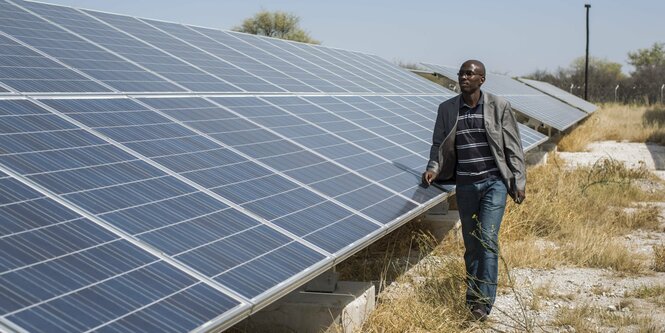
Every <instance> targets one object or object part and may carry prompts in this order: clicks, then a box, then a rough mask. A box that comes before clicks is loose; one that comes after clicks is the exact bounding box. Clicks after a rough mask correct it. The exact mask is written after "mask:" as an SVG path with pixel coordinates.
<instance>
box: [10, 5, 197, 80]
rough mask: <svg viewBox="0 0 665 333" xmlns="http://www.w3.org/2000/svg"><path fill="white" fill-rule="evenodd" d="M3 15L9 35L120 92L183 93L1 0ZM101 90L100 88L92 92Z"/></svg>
mask: <svg viewBox="0 0 665 333" xmlns="http://www.w3.org/2000/svg"><path fill="white" fill-rule="evenodd" d="M17 3H20V4H23V5H25V4H31V5H33V6H36V5H35V3H28V2H23V1H17ZM58 8H62V7H58ZM0 13H2V15H3V16H2V19H1V21H0V29H2V31H3V32H4V33H6V34H7V35H10V36H12V38H15V39H16V40H18V41H21V42H22V43H25V44H27V45H30V46H31V47H33V48H35V49H37V50H39V51H41V52H43V53H44V54H46V55H48V56H50V57H53V58H55V59H56V60H58V61H60V62H61V63H63V64H65V65H67V66H70V67H72V68H76V69H77V70H79V71H81V72H82V73H84V74H87V75H89V76H90V77H92V78H95V79H97V80H99V81H102V82H104V83H106V84H107V85H109V86H111V87H113V88H115V89H117V90H119V91H123V92H156V91H160V92H161V91H184V89H182V88H179V87H178V86H176V85H174V84H172V83H170V82H167V81H166V80H164V79H162V78H160V77H158V76H156V75H155V74H152V73H150V72H148V71H146V70H145V69H142V68H140V67H138V66H136V65H134V64H132V63H130V62H128V61H126V60H124V59H122V58H120V57H118V56H116V55H114V54H112V53H110V52H108V51H106V50H104V49H102V48H100V47H98V46H95V45H93V44H91V43H89V42H87V41H85V40H83V39H81V38H79V37H77V36H75V35H73V34H71V33H69V32H67V31H65V30H63V29H61V28H59V27H57V26H56V25H54V24H51V23H49V22H46V21H45V20H43V19H41V18H39V17H37V16H35V15H33V14H30V13H28V12H27V11H25V10H23V9H21V8H19V7H17V6H14V5H12V4H9V3H8V2H6V1H4V0H0ZM26 22H29V24H26ZM64 74H66V73H64ZM65 77H67V76H65ZM57 87H59V86H56V87H53V88H48V87H47V88H48V90H46V91H58V90H59V89H61V88H57ZM99 90H100V89H99V88H97V89H95V90H93V91H99Z"/></svg>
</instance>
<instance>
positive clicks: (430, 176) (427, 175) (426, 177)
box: [422, 170, 435, 187]
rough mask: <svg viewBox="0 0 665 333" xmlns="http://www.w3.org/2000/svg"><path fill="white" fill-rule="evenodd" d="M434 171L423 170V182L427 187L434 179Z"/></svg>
mask: <svg viewBox="0 0 665 333" xmlns="http://www.w3.org/2000/svg"><path fill="white" fill-rule="evenodd" d="M434 176H435V174H434V171H429V170H428V171H425V172H423V177H422V182H423V186H425V187H427V186H429V185H430V184H432V182H433V181H434Z"/></svg>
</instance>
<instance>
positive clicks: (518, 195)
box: [515, 190, 526, 205]
mask: <svg viewBox="0 0 665 333" xmlns="http://www.w3.org/2000/svg"><path fill="white" fill-rule="evenodd" d="M524 199H526V193H525V192H524V191H519V190H518V191H517V193H515V203H516V204H518V205H519V204H521V203H522V202H524Z"/></svg>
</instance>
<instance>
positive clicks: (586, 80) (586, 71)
mask: <svg viewBox="0 0 665 333" xmlns="http://www.w3.org/2000/svg"><path fill="white" fill-rule="evenodd" d="M584 7H585V8H586V61H585V62H584V100H585V101H588V100H589V95H588V94H587V93H588V84H589V8H591V5H590V4H588V3H587V4H585V5H584Z"/></svg>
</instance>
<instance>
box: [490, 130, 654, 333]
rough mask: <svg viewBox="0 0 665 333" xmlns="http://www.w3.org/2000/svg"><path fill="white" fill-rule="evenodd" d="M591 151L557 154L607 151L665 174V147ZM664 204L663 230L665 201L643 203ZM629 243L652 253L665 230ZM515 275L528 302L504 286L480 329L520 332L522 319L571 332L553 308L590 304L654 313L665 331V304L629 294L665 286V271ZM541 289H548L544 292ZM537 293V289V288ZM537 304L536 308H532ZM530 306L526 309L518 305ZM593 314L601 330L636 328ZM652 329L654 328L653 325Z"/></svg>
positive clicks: (570, 159) (581, 157) (585, 160)
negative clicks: (603, 321)
mask: <svg viewBox="0 0 665 333" xmlns="http://www.w3.org/2000/svg"><path fill="white" fill-rule="evenodd" d="M588 148H589V151H588V152H581V153H569V152H561V153H559V155H560V156H561V157H562V158H563V159H564V160H565V161H566V162H567V163H568V165H570V166H571V167H574V166H576V165H588V164H593V163H595V162H596V161H597V160H598V159H600V158H603V157H611V158H613V159H616V160H619V161H624V162H625V163H626V165H628V166H630V167H639V166H640V165H644V166H646V167H647V168H648V169H650V170H653V171H655V173H656V174H658V175H659V176H660V177H661V178H663V179H665V147H663V146H657V145H646V144H640V143H626V142H614V141H605V142H595V143H592V144H591V145H590V146H589V147H588ZM645 186H651V188H650V190H655V191H660V190H663V189H662V186H660V185H659V184H645ZM645 204H651V205H656V206H659V207H661V224H662V226H663V228H662V229H661V230H665V202H657V203H645ZM622 241H623V242H624V244H625V245H626V247H628V248H630V249H631V250H632V251H634V252H635V253H640V254H643V255H645V257H647V258H653V246H654V245H662V244H665V232H646V231H640V230H638V231H635V232H633V233H631V234H630V235H627V236H625V237H623V239H622ZM512 278H513V279H514V280H515V281H516V284H515V285H517V286H520V288H519V289H520V290H519V291H518V292H517V293H518V294H519V298H520V299H521V302H522V303H523V304H525V305H526V306H523V307H520V306H519V302H518V299H517V297H516V294H515V291H514V290H501V291H500V294H499V295H498V296H497V301H496V304H495V310H494V311H493V312H492V315H491V316H490V319H489V320H488V323H487V324H486V325H483V326H482V327H479V330H482V331H501V332H522V331H524V329H523V328H519V327H521V326H520V323H524V322H525V321H527V320H528V321H530V322H531V323H532V325H533V326H532V327H536V329H535V331H537V332H539V331H543V332H573V331H574V329H573V328H572V327H560V326H554V325H552V324H551V323H552V321H553V319H554V318H555V314H556V313H557V312H558V311H560V310H561V309H562V308H574V307H580V306H590V307H592V308H594V309H599V310H598V311H600V312H602V313H604V314H606V315H622V316H628V315H632V316H633V317H648V318H651V319H652V321H653V324H654V327H653V328H652V329H653V332H665V305H664V304H663V303H662V301H661V303H660V304H656V303H654V302H650V301H647V300H644V299H636V298H633V297H626V293H627V292H631V291H633V290H635V289H636V288H639V287H641V286H661V287H665V273H662V272H661V273H657V272H652V273H651V274H648V275H641V276H622V274H618V273H617V272H613V271H611V270H604V269H591V268H560V269H555V270H542V269H514V270H513V271H512ZM539 289H540V290H541V293H540V294H541V296H540V297H538V296H536V300H538V301H537V302H536V304H537V305H536V306H534V305H533V304H534V301H533V299H534V296H533V291H534V290H539ZM542 290H547V292H546V294H547V295H545V296H543V295H542ZM537 294H538V293H537ZM534 307H535V308H536V309H537V310H533V308H534ZM521 308H526V309H528V310H527V311H526V313H523V312H522V311H521V310H520V309H521ZM588 320H589V327H591V330H592V331H597V332H638V331H639V330H638V328H637V326H628V327H623V328H620V329H619V328H616V327H602V326H598V323H597V322H595V321H593V320H592V319H590V318H589V319H588ZM649 332H652V331H649Z"/></svg>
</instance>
